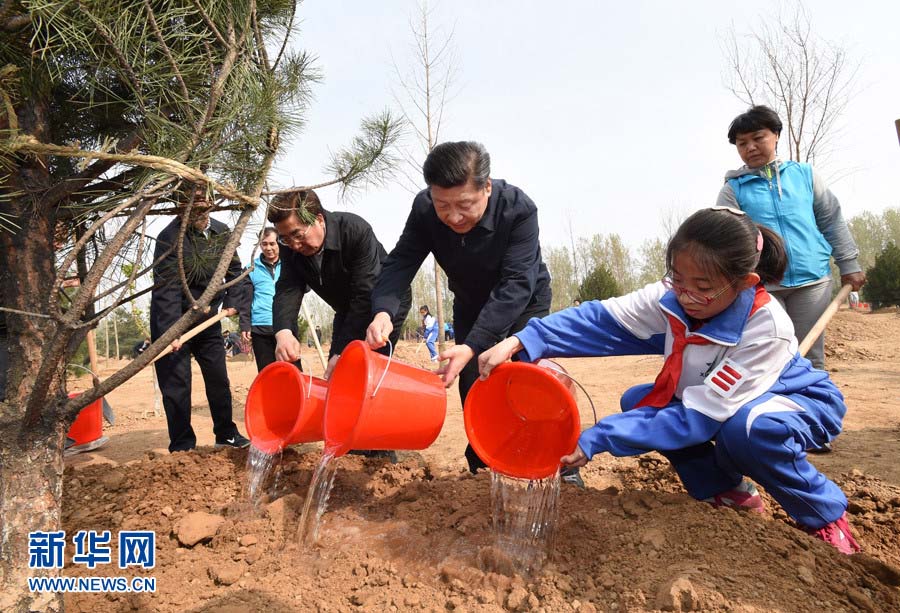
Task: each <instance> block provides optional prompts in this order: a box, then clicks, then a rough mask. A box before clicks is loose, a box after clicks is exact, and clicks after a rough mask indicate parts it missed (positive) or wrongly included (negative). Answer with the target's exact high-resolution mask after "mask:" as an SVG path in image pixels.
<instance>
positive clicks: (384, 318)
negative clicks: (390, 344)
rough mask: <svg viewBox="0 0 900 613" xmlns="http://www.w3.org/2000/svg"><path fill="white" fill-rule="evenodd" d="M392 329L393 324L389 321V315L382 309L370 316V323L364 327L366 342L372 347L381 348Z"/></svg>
mask: <svg viewBox="0 0 900 613" xmlns="http://www.w3.org/2000/svg"><path fill="white" fill-rule="evenodd" d="M393 331H394V324H393V323H391V316H390V315H388V314H387V313H385V312H384V311H382V312H381V313H378V314H377V315H375V317H374V318H372V323H370V324H369V327H368V328H366V342H367V343H369V347H371V348H372V349H381V348H382V347H384V346H385V344H387V341H388V338H389V337H390V336H391V332H393Z"/></svg>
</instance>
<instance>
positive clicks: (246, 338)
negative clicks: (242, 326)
mask: <svg viewBox="0 0 900 613" xmlns="http://www.w3.org/2000/svg"><path fill="white" fill-rule="evenodd" d="M252 347H253V335H252V334H250V330H241V351H243V352H244V353H250V350H251V349H252Z"/></svg>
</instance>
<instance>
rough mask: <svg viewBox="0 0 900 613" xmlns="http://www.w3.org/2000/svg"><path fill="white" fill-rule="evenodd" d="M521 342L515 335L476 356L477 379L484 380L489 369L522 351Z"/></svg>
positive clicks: (488, 373) (489, 372)
mask: <svg viewBox="0 0 900 613" xmlns="http://www.w3.org/2000/svg"><path fill="white" fill-rule="evenodd" d="M522 349H524V347H522V343H520V342H519V339H518V338H516V337H515V336H510V337H509V338H508V339H506V340H503V341H500V342H499V343H497V344H496V345H494V346H493V347H491V348H490V349H488V350H487V351H485V352H483V353H482V354H481V355H479V356H478V374H479V377H478V378H479V379H481V380H482V381H484V380H485V379H487V378H488V375H490V374H491V371H492V370H494V369H495V368H496V367H498V366H499V365H500V364H503V363H504V362H506V361H507V360H509V359H510V358H511V357H513V356H514V355H515V354H517V353H518V352H520V351H522Z"/></svg>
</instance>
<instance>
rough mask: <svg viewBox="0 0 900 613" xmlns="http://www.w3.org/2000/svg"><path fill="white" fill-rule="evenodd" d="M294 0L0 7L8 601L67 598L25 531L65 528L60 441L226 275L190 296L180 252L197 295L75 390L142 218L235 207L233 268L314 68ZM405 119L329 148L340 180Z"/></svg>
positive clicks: (117, 300)
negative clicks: (178, 208)
mask: <svg viewBox="0 0 900 613" xmlns="http://www.w3.org/2000/svg"><path fill="white" fill-rule="evenodd" d="M295 10H296V6H295V4H294V3H293V2H276V3H260V4H257V2H256V1H255V0H233V1H231V2H228V3H221V2H214V1H212V0H167V1H166V2H160V1H158V0H144V1H143V2H141V1H134V0H107V1H105V2H94V3H81V2H71V3H58V2H47V1H46V0H18V1H16V2H4V3H3V6H2V9H0V31H2V32H3V42H2V44H0V66H2V68H0V175H2V180H0V205H2V215H0V316H2V319H4V320H5V322H0V323H5V324H7V325H6V328H7V330H8V336H6V335H4V336H5V338H4V337H0V340H3V341H6V340H8V343H9V356H10V364H9V376H8V380H7V385H6V389H5V393H3V394H0V517H2V518H3V521H2V522H0V610H3V611H20V610H22V611H25V610H59V609H60V608H61V604H62V603H61V600H60V597H59V595H58V594H41V593H31V592H29V590H28V584H27V581H26V576H28V575H32V574H42V573H47V574H52V573H57V572H58V570H56V569H54V568H50V569H48V570H43V571H38V570H29V569H28V568H27V567H26V566H25V565H24V563H23V560H28V559H29V547H28V535H29V533H31V532H49V531H55V530H57V529H58V528H59V526H60V500H61V494H62V486H63V483H62V468H63V461H62V458H63V441H64V439H65V432H66V430H67V429H68V427H69V425H70V424H71V423H72V422H73V420H74V419H75V417H76V415H77V414H78V412H79V411H80V410H81V409H82V408H83V407H85V406H86V405H88V404H90V403H91V402H93V401H94V400H96V399H97V398H99V397H101V396H103V395H105V394H107V393H108V392H109V391H110V390H112V389H114V388H115V387H116V386H118V385H120V384H122V383H124V382H125V381H127V380H128V379H129V378H130V377H132V376H133V375H135V374H136V373H137V372H138V371H139V370H140V369H142V368H143V367H145V366H147V365H148V364H149V362H150V361H151V359H152V358H154V357H155V356H156V355H157V354H159V353H160V352H161V351H162V350H163V349H164V348H165V347H166V346H168V345H169V344H170V343H171V342H172V341H173V340H175V338H177V337H178V336H180V335H181V334H182V333H183V332H184V331H185V330H187V328H188V327H189V326H190V325H192V324H193V323H195V322H196V321H197V320H198V317H199V314H200V313H203V312H204V311H205V310H207V309H208V306H209V304H210V302H211V300H212V298H213V297H214V295H215V294H217V293H218V292H219V291H221V290H222V289H223V288H224V287H225V285H223V284H222V283H211V284H210V285H209V287H208V288H207V290H206V291H205V292H204V293H203V294H202V295H201V296H199V297H196V298H195V297H194V296H192V295H191V293H190V291H188V289H187V282H186V278H187V276H188V275H189V274H190V263H189V262H187V261H185V259H184V258H183V257H182V256H181V255H179V256H178V260H179V268H180V274H179V276H180V281H181V283H182V286H183V288H184V291H185V298H186V299H187V300H189V301H190V302H191V305H192V309H190V310H189V311H188V312H187V313H185V314H184V316H183V317H182V318H181V319H180V320H179V321H178V322H177V323H176V324H175V325H174V326H173V327H171V328H170V329H169V330H168V331H167V332H166V333H165V334H163V335H162V336H161V337H160V338H159V339H157V340H156V341H155V342H154V343H153V345H151V346H150V348H148V349H147V350H146V351H145V352H144V353H142V354H141V355H140V356H139V357H138V358H136V359H135V360H133V361H132V362H130V363H129V364H128V365H127V366H126V367H124V368H123V369H121V370H119V371H118V372H116V373H115V374H113V375H112V376H111V377H109V378H108V379H106V380H104V381H102V382H101V381H97V382H96V383H95V385H94V387H93V388H91V389H89V390H87V391H86V392H84V393H82V394H80V395H78V396H77V397H75V398H71V399H70V398H67V394H66V380H65V372H66V370H65V365H66V364H67V363H68V361H69V358H70V356H71V355H72V354H73V353H74V351H75V349H76V348H77V347H78V345H79V344H80V343H81V342H82V340H83V339H84V338H85V336H86V334H87V333H88V331H90V330H93V329H94V328H95V327H96V325H97V323H98V322H99V321H101V320H102V319H103V318H104V317H105V316H106V315H107V314H109V313H110V312H112V311H113V310H114V309H115V308H117V307H118V306H120V305H125V304H128V303H129V302H132V301H133V300H135V299H137V298H139V297H140V296H142V295H146V294H147V293H149V292H150V291H151V290H152V282H150V281H148V279H149V274H148V273H149V271H150V270H151V269H152V264H153V262H150V261H148V260H149V259H151V258H150V256H149V255H148V254H149V253H152V249H151V246H150V241H151V239H150V238H149V236H148V227H147V226H148V218H149V217H150V216H154V215H171V214H173V212H174V211H175V205H176V204H179V205H184V206H185V207H186V208H187V209H188V211H189V210H190V208H191V207H192V206H193V197H194V194H195V193H196V190H195V186H201V187H202V188H203V189H204V190H206V192H207V193H208V195H209V196H210V197H211V198H213V199H214V200H215V202H216V204H217V206H218V208H219V209H220V210H231V211H234V215H235V216H236V222H235V224H234V227H235V229H234V232H233V233H232V234H231V235H230V236H229V237H228V238H227V242H226V243H225V245H224V248H223V256H222V258H221V259H219V260H218V261H217V262H210V263H209V264H210V268H215V272H214V273H213V274H212V275H211V277H212V278H215V279H224V273H225V270H226V268H227V266H228V264H229V262H230V261H231V258H232V255H233V254H234V252H235V250H236V248H237V246H238V244H239V242H240V238H241V234H242V233H243V231H244V229H245V228H246V226H247V223H248V221H249V219H250V217H251V216H252V215H253V213H254V211H255V210H256V209H257V207H259V205H260V203H261V201H262V200H261V192H262V189H263V185H264V183H265V179H266V175H267V174H268V172H269V169H270V167H271V165H272V162H273V160H274V158H275V156H276V154H277V153H278V151H279V145H280V142H281V138H282V137H283V136H288V135H290V134H292V133H294V132H296V131H297V130H298V129H299V128H300V127H301V126H302V123H303V118H304V115H305V110H306V108H307V102H308V98H309V94H310V87H311V84H313V83H314V82H315V81H316V80H317V78H318V73H317V71H316V69H315V67H314V63H313V61H312V57H311V56H309V55H308V54H306V53H305V52H294V51H291V50H289V49H288V47H287V42H288V38H289V36H290V34H291V32H292V30H293V26H294V22H295ZM398 128H399V126H398V124H397V122H396V121H395V120H394V119H393V117H391V116H390V114H387V113H385V114H382V115H381V116H379V117H377V118H374V119H372V120H368V121H366V122H364V130H363V135H362V136H360V137H359V138H358V139H357V140H356V141H354V143H353V144H352V145H351V146H350V147H349V148H348V149H347V150H344V151H341V152H339V153H338V154H337V155H336V156H335V158H334V160H333V162H332V168H333V170H334V171H335V172H336V177H335V179H334V180H336V181H340V182H342V183H343V184H344V185H349V186H352V185H354V184H358V183H360V182H363V181H365V180H369V179H371V177H372V175H371V172H373V171H374V172H375V177H376V178H377V177H378V173H379V172H383V171H385V170H386V168H385V167H384V162H385V159H386V155H387V153H388V151H389V150H390V148H391V146H392V145H393V143H394V141H395V140H396V138H397V133H398ZM184 230H185V225H184V224H183V225H182V232H184ZM176 244H177V245H180V244H181V241H177V243H176ZM179 251H180V249H179ZM124 264H132V266H130V267H129V268H127V270H128V272H127V273H125V270H126V268H123V265H124ZM104 279H112V281H110V282H109V283H104ZM140 279H143V280H144V281H145V282H144V283H143V284H141V283H140V282H139V280H140ZM137 288H140V289H137ZM101 305H102V306H101Z"/></svg>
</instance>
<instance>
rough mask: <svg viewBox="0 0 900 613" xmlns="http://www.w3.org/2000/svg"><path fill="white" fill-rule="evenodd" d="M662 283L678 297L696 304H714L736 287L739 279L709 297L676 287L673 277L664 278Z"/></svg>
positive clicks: (679, 286)
mask: <svg viewBox="0 0 900 613" xmlns="http://www.w3.org/2000/svg"><path fill="white" fill-rule="evenodd" d="M662 282H663V285H665V286H666V288H668V289H670V290H672V291H673V292H675V295H676V296H684V297H685V298H687V299H688V300H690V301H691V302H693V303H694V304H712V303H713V302H715V301H716V298H718V297H719V296H721V295H722V294H724V293H725V292H727V291H728V290H729V289H731V288H732V287H733V286H734V284H735V283H737V279H735V280H734V281H732V282H731V283H729V284H728V285H726V286H725V287H723V288H722V289H720V290H719V291H717V292H716V293H715V294H713V295H712V296H707V295H705V294H701V293H698V292H692V291H691V290H689V289H685V288H684V287H682V286H681V285H676V284H675V282H674V281H672V278H671V275H666V276H665V277H663V280H662Z"/></svg>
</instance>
